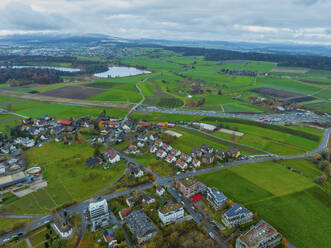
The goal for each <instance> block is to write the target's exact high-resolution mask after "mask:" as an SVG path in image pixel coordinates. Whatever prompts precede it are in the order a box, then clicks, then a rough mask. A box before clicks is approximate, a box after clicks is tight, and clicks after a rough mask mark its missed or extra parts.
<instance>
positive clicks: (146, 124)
mask: <svg viewBox="0 0 331 248" xmlns="http://www.w3.org/2000/svg"><path fill="white" fill-rule="evenodd" d="M138 126H139V127H144V128H148V127H152V123H151V122H148V121H139V122H138Z"/></svg>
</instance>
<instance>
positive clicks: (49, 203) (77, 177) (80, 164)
mask: <svg viewBox="0 0 331 248" xmlns="http://www.w3.org/2000/svg"><path fill="white" fill-rule="evenodd" d="M92 155H93V149H92V148H91V147H90V146H89V145H88V144H85V143H84V144H81V145H72V146H66V145H64V144H62V143H48V144H45V145H43V146H42V147H38V148H33V149H31V150H29V151H28V152H27V156H28V159H29V164H30V166H35V165H38V166H40V167H41V168H42V173H43V175H44V177H45V179H46V180H47V182H48V186H47V187H46V188H43V189H40V190H38V191H37V192H34V193H32V194H29V195H27V196H25V197H22V198H20V199H18V200H16V201H14V202H12V203H11V204H9V205H7V206H6V207H7V208H8V209H10V210H11V211H14V212H15V213H21V214H22V213H24V214H44V213H48V212H50V211H51V210H53V209H54V208H56V207H58V206H61V205H62V204H65V203H70V202H73V201H81V200H83V199H86V198H88V197H90V196H92V195H94V194H96V193H98V192H99V191H101V190H102V189H103V188H105V187H106V186H108V185H109V184H111V183H112V182H113V181H114V180H116V179H117V178H118V177H119V176H120V175H121V174H122V173H123V171H124V169H125V162H124V161H121V162H119V163H118V164H117V165H116V166H114V167H112V168H110V169H107V170H104V169H103V168H101V167H95V168H88V167H87V166H86V164H85V160H86V159H87V158H88V157H90V156H92Z"/></svg>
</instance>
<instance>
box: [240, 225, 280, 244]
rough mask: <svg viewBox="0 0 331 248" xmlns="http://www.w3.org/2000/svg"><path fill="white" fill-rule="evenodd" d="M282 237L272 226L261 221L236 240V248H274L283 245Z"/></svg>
mask: <svg viewBox="0 0 331 248" xmlns="http://www.w3.org/2000/svg"><path fill="white" fill-rule="evenodd" d="M281 240H282V237H281V236H280V234H279V233H278V232H277V230H276V229H275V228H274V227H272V226H271V225H270V224H268V223H267V222H265V221H264V220H261V221H260V222H259V223H257V224H256V225H255V226H252V227H251V228H250V229H249V230H248V231H247V232H245V233H243V234H241V235H240V236H239V237H238V238H237V240H236V248H272V247H276V246H278V245H279V244H280V243H281Z"/></svg>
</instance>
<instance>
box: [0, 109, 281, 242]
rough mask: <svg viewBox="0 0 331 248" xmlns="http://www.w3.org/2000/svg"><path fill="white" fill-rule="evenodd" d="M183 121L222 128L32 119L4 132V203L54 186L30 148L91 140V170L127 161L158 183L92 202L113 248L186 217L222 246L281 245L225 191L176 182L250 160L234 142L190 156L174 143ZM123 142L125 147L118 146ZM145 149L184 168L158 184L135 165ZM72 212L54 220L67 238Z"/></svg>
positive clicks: (94, 225)
mask: <svg viewBox="0 0 331 248" xmlns="http://www.w3.org/2000/svg"><path fill="white" fill-rule="evenodd" d="M176 125H187V126H190V127H191V128H195V129H197V130H202V131H204V132H213V131H215V129H216V126H213V125H210V124H206V123H198V122H190V123H167V122H159V123H155V124H154V123H152V122H148V121H143V120H138V121H137V120H130V119H129V120H128V121H126V122H125V123H123V122H122V120H121V119H120V118H118V117H112V116H106V115H105V113H101V114H100V116H99V117H98V118H94V119H91V118H89V117H83V118H79V119H75V118H69V119H67V120H55V119H53V118H52V117H49V116H44V117H42V118H39V119H31V118H28V119H25V120H23V121H22V122H21V123H20V125H18V126H16V127H15V128H13V129H12V131H11V137H7V136H2V141H1V153H2V155H3V156H2V157H1V158H2V162H1V164H0V174H1V177H0V190H1V191H0V193H1V194H0V196H1V201H2V202H3V201H6V197H5V194H6V193H7V192H12V193H13V194H15V196H17V197H23V196H25V195H27V194H29V193H32V192H34V191H36V190H38V189H40V188H42V187H47V180H46V179H45V178H44V177H43V175H42V169H41V168H40V167H39V166H38V164H34V165H28V161H27V158H26V157H25V154H24V152H25V151H26V150H28V149H32V148H33V147H41V146H43V145H44V144H45V143H47V142H55V143H63V144H64V145H66V146H69V147H70V146H75V144H77V143H79V142H80V141H81V140H82V139H85V140H88V142H89V145H90V146H91V147H93V149H94V156H92V157H89V158H88V159H87V160H86V166H87V167H89V168H93V167H95V166H101V167H103V168H104V169H108V168H111V167H114V166H116V165H117V163H119V162H120V161H121V159H125V160H127V170H128V173H129V174H128V176H129V179H128V180H129V181H132V180H134V178H135V179H137V178H145V179H146V180H145V181H144V182H153V183H154V185H155V186H154V187H153V188H149V189H147V190H143V191H137V192H134V193H132V194H130V195H129V196H120V197H117V198H114V199H111V200H110V201H107V200H106V199H104V198H103V197H102V196H101V197H99V198H98V199H97V200H96V201H91V202H90V203H89V205H88V207H87V208H86V209H85V210H84V214H85V217H86V221H87V225H88V226H90V231H91V232H92V233H94V232H97V233H100V232H102V234H103V238H104V241H105V243H106V244H107V246H108V247H109V248H111V247H116V246H120V247H125V244H126V245H129V246H135V245H136V244H138V246H141V245H143V244H147V243H148V241H149V240H151V239H153V237H156V235H160V234H158V233H159V230H163V229H164V228H165V227H166V226H168V225H171V224H173V223H176V224H178V223H186V222H188V223H190V222H195V223H196V224H198V225H199V224H200V225H203V226H204V230H205V232H204V235H206V237H205V238H207V239H212V240H215V241H216V242H217V243H222V242H227V243H235V247H238V248H239V247H240V248H242V247H274V246H277V245H278V244H280V242H281V241H282V237H281V235H280V234H279V233H278V232H277V230H276V229H274V228H273V227H272V226H271V225H269V224H268V223H266V222H265V221H263V220H259V219H258V216H257V214H256V213H252V212H251V211H250V210H248V209H246V208H245V207H243V206H241V205H240V204H237V203H234V202H233V201H232V200H231V199H230V198H228V196H225V195H224V194H223V193H222V192H220V191H219V190H218V189H216V188H213V187H211V188H210V187H207V186H206V185H204V184H203V183H201V182H199V181H198V180H196V179H195V178H194V177H183V178H180V179H176V177H175V176H176V175H177V176H178V175H181V174H182V173H183V175H184V173H185V171H193V172H194V171H196V170H198V169H199V168H202V167H204V168H206V167H208V166H209V167H210V166H215V165H217V164H218V163H221V162H225V161H226V162H228V161H234V160H238V159H240V158H245V156H243V155H241V153H240V150H239V149H237V148H234V147H229V149H228V150H227V151H223V150H221V149H218V148H216V147H212V146H210V145H207V144H202V145H201V146H200V147H195V146H194V144H192V148H191V152H190V153H184V152H182V151H181V150H179V149H176V148H175V147H173V146H172V145H170V144H168V143H167V141H169V142H172V140H173V139H180V137H181V134H180V133H178V132H176V131H175V127H176ZM119 147H120V148H121V149H120V151H118V150H116V149H115V148H119ZM144 154H150V155H152V156H154V157H155V158H156V159H157V160H158V161H160V162H161V161H163V162H165V163H166V164H168V166H170V167H172V168H173V169H175V170H174V171H177V172H176V173H174V174H171V175H168V176H169V177H170V178H171V179H170V183H158V181H157V179H156V178H155V175H156V176H158V175H157V174H155V172H153V173H151V172H150V171H148V169H147V167H146V166H145V165H142V164H140V163H137V162H134V158H135V157H136V156H138V155H139V156H144ZM129 159H132V161H133V162H132V161H131V162H130V160H129ZM151 175H153V176H152V177H151ZM130 177H131V178H133V179H130ZM120 183H121V181H119V184H120ZM69 217H70V218H71V217H72V216H71V215H69V216H68V215H67V214H64V212H62V214H59V215H57V217H56V218H55V220H56V221H54V222H53V223H52V226H53V228H54V230H55V231H56V232H57V233H58V235H59V236H60V237H61V238H67V237H70V236H71V235H72V233H73V224H71V223H70V218H69ZM109 227H111V228H110V229H109ZM119 230H122V231H119ZM123 232H124V235H123ZM119 233H120V234H119ZM161 233H162V232H161ZM161 236H162V235H161ZM224 240H225V241H224ZM262 245H263V246H262Z"/></svg>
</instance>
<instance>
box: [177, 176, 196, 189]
mask: <svg viewBox="0 0 331 248" xmlns="http://www.w3.org/2000/svg"><path fill="white" fill-rule="evenodd" d="M180 182H181V183H182V184H183V185H185V186H186V187H190V186H192V185H194V184H196V183H198V182H199V181H198V180H196V179H195V178H193V177H187V178H184V179H182V180H180Z"/></svg>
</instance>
